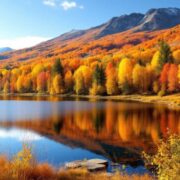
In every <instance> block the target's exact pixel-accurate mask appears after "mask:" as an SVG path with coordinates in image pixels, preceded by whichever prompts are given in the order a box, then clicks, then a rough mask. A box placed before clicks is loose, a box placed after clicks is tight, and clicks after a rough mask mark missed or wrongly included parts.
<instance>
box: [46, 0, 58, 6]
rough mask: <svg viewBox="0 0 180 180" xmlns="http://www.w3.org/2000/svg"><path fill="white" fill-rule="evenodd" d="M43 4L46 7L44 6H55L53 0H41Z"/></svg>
mask: <svg viewBox="0 0 180 180" xmlns="http://www.w3.org/2000/svg"><path fill="white" fill-rule="evenodd" d="M43 4H44V5H46V6H51V7H55V6H56V2H55V0H43Z"/></svg>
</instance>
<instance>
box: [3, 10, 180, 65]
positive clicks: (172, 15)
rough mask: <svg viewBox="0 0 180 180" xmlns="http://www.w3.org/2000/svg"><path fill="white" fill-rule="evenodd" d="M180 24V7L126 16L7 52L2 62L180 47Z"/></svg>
mask: <svg viewBox="0 0 180 180" xmlns="http://www.w3.org/2000/svg"><path fill="white" fill-rule="evenodd" d="M179 24H180V9H178V8H160V9H150V10H149V11H148V12H147V13H146V14H141V13H132V14H129V15H122V16H120V17H114V18H112V19H111V20H109V21H108V22H106V23H104V24H101V25H99V26H96V27H93V28H90V29H86V30H72V31H70V32H67V33H65V34H62V35H60V36H58V37H56V38H54V39H51V40H48V41H46V42H43V43H40V44H38V45H36V46H34V47H31V48H26V49H22V50H18V51H10V52H6V53H3V55H1V56H0V60H1V61H0V63H1V64H3V63H4V62H5V63H13V62H16V65H17V62H18V63H21V62H22V61H28V60H30V61H31V62H32V61H40V60H42V59H43V60H47V61H50V60H52V59H55V58H59V57H60V58H61V59H65V60H73V59H82V58H87V57H92V56H97V55H103V56H104V55H108V54H113V53H116V52H119V51H120V50H121V51H125V53H127V52H126V51H127V48H126V47H128V48H131V49H132V48H134V47H136V46H141V48H142V49H144V47H145V46H146V48H154V46H155V44H156V43H157V41H158V40H160V39H162V38H163V39H165V40H166V41H167V42H168V43H170V45H171V44H173V46H174V47H175V46H176V47H178V46H179V44H180V40H179V34H180V25H179ZM141 44H142V45H141ZM129 52H130V51H129ZM28 62H29V61H28Z"/></svg>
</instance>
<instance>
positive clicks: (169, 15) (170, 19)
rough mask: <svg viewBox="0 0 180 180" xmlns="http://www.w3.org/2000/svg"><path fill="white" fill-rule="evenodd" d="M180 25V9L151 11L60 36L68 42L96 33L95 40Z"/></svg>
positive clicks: (133, 14) (113, 19)
mask: <svg viewBox="0 0 180 180" xmlns="http://www.w3.org/2000/svg"><path fill="white" fill-rule="evenodd" d="M177 24H180V9H179V8H159V9H150V10H149V11H148V12H147V13H146V14H140V13H132V14H129V15H122V16H120V17H114V18H112V19H111V20H110V21H108V22H107V23H104V24H102V25H100V26H97V27H93V28H90V29H88V30H79V31H75V32H74V31H71V32H69V33H66V34H63V35H61V36H60V39H61V40H68V39H73V38H77V37H80V36H82V35H85V34H87V33H89V32H90V31H91V32H93V31H96V34H95V38H100V37H104V36H106V35H109V34H115V33H119V32H123V31H126V30H129V29H133V28H134V31H135V32H138V31H155V30H162V29H167V28H170V27H173V26H176V25H177Z"/></svg>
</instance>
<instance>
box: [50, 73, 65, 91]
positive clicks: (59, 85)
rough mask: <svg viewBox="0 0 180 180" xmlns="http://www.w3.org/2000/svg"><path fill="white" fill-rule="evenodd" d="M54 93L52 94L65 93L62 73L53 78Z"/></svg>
mask: <svg viewBox="0 0 180 180" xmlns="http://www.w3.org/2000/svg"><path fill="white" fill-rule="evenodd" d="M52 88H53V90H52V91H53V93H52V94H54V93H55V94H63V93H64V86H63V79H62V76H61V75H60V74H57V75H56V76H55V77H54V79H53V87H52Z"/></svg>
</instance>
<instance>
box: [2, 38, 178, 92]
mask: <svg viewBox="0 0 180 180" xmlns="http://www.w3.org/2000/svg"><path fill="white" fill-rule="evenodd" d="M158 45H159V46H158V47H159V48H158V50H157V51H156V52H155V54H154V55H153V58H152V60H151V62H150V63H146V62H145V61H143V59H138V60H136V61H135V60H134V59H131V58H129V57H126V56H124V57H123V58H122V59H119V60H118V61H114V60H110V61H108V62H104V61H101V60H96V61H94V62H89V63H87V62H86V63H85V62H83V60H82V61H81V62H80V63H79V64H77V65H74V68H72V66H70V64H65V63H64V62H63V61H62V60H60V59H59V58H58V59H56V60H55V61H54V63H51V62H49V63H38V64H26V65H22V66H20V67H17V68H12V69H8V68H3V69H1V70H0V91H1V92H3V93H30V92H31V93H48V94H66V93H76V94H77V95H88V94H90V95H118V94H133V93H139V94H152V93H154V94H159V95H160V96H163V95H165V94H168V93H175V92H179V91H180V65H179V64H176V63H175V62H174V60H173V56H172V52H171V48H170V46H169V45H168V44H167V43H166V42H165V41H160V42H159V43H158Z"/></svg>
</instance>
